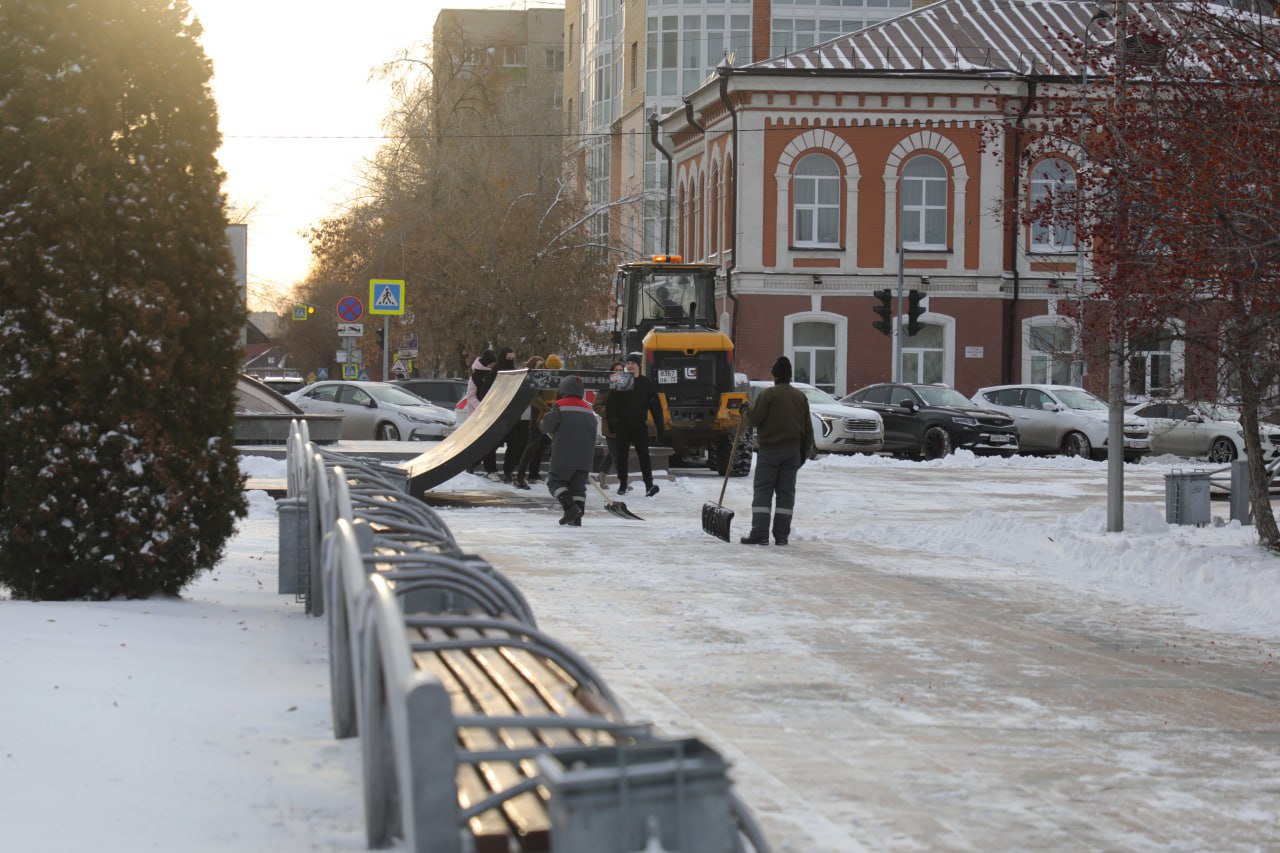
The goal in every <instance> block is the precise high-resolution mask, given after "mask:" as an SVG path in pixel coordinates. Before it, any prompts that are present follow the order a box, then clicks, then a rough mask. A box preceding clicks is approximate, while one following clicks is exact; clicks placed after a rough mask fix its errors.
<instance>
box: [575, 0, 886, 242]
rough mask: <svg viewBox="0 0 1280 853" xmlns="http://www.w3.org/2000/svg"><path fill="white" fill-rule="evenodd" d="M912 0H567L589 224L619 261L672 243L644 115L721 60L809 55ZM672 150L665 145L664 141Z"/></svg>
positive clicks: (658, 162) (663, 182)
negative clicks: (593, 212)
mask: <svg viewBox="0 0 1280 853" xmlns="http://www.w3.org/2000/svg"><path fill="white" fill-rule="evenodd" d="M911 4H912V0H621V2H614V0H567V2H566V3H565V10H564V15H565V17H564V21H565V34H564V35H565V41H564V55H565V74H564V87H565V88H564V105H565V126H566V130H567V133H568V134H569V135H570V137H571V138H576V139H577V140H579V143H580V144H579V146H578V151H579V157H578V160H577V165H578V172H579V181H580V186H581V188H582V189H583V191H584V192H585V193H586V194H587V197H588V199H589V200H590V201H591V203H592V204H594V205H596V206H597V209H598V215H597V216H596V218H595V220H594V221H593V224H592V229H593V231H594V232H595V235H596V236H597V237H598V238H601V239H604V238H605V237H606V236H607V237H608V239H609V240H610V245H611V246H612V247H613V248H614V249H615V251H616V252H617V253H618V254H619V255H620V256H622V257H636V256H642V255H646V254H651V253H654V252H660V251H662V250H664V249H665V248H667V247H668V246H669V243H670V239H671V237H670V236H669V235H668V233H667V232H668V230H669V228H668V223H669V219H670V217H669V216H668V206H667V201H668V199H667V191H666V188H667V174H666V173H667V164H666V160H665V159H664V157H663V155H662V154H661V153H660V152H659V150H658V148H657V147H656V146H655V145H654V144H653V141H652V139H651V133H650V127H649V117H650V116H651V115H662V114H664V113H667V112H670V111H672V110H675V109H679V108H680V107H681V104H682V98H683V97H685V96H687V95H689V94H690V93H692V92H693V91H694V90H695V89H696V88H697V87H698V86H699V85H700V84H701V83H702V82H703V81H705V80H706V79H707V77H708V76H709V75H711V74H713V73H714V71H715V68H716V66H718V65H720V64H722V63H726V62H727V63H729V64H731V65H745V64H748V63H750V62H756V61H760V60H764V59H769V58H770V57H778V56H784V55H787V54H790V53H792V52H794V51H797V50H803V49H805V48H808V47H811V46H813V45H814V44H817V43H819V42H822V41H826V40H828V39H831V38H835V37H836V36H839V35H841V34H844V33H850V32H854V31H856V30H859V29H861V28H863V27H865V26H867V25H869V24H874V23H877V22H879V21H883V20H886V19H888V18H890V17H893V16H894V15H897V14H900V13H902V12H904V11H906V10H908V9H910V8H911ZM664 147H665V146H664Z"/></svg>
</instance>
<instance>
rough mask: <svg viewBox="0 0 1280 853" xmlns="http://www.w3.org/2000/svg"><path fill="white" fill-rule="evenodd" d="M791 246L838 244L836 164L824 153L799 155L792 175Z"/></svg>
mask: <svg viewBox="0 0 1280 853" xmlns="http://www.w3.org/2000/svg"><path fill="white" fill-rule="evenodd" d="M791 180H792V193H791V197H792V205H793V209H794V211H795V237H794V239H795V245H797V246H839V245H840V167H839V166H837V165H836V161H835V160H832V159H831V158H830V157H828V156H826V155H825V154H807V155H805V156H804V157H802V158H800V161H799V162H798V163H797V164H796V170H795V173H794V174H793V175H792V179H791Z"/></svg>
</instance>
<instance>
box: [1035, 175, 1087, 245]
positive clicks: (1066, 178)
mask: <svg viewBox="0 0 1280 853" xmlns="http://www.w3.org/2000/svg"><path fill="white" fill-rule="evenodd" d="M1029 184H1030V199H1029V201H1030V204H1031V206H1032V207H1034V206H1035V205H1036V204H1037V203H1038V202H1039V201H1040V199H1042V198H1045V197H1054V196H1056V197H1058V198H1061V197H1062V196H1064V195H1066V196H1067V197H1068V198H1070V199H1074V198H1075V192H1076V171H1075V169H1074V168H1072V166H1071V164H1070V163H1069V162H1067V161H1066V160H1065V159H1063V158H1061V157H1046V158H1044V159H1043V160H1041V161H1040V162H1038V163H1036V165H1035V166H1033V167H1032V169H1031V177H1030V180H1029ZM1052 204H1053V208H1054V214H1055V216H1056V215H1057V213H1058V210H1059V202H1058V201H1057V200H1055V201H1053V203H1052ZM1059 235H1061V239H1059ZM1075 250H1076V229H1075V227H1074V226H1063V225H1041V224H1039V223H1036V222H1032V223H1031V251H1033V252H1053V253H1059V254H1061V253H1063V252H1074V251H1075Z"/></svg>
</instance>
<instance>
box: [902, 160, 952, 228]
mask: <svg viewBox="0 0 1280 853" xmlns="http://www.w3.org/2000/svg"><path fill="white" fill-rule="evenodd" d="M947 183H948V178H947V169H946V167H945V166H943V165H942V161H940V160H939V159H938V158H937V157H930V156H927V155H925V156H920V157H912V158H911V159H910V160H908V161H907V165H906V166H905V167H903V169H902V197H901V206H902V247H903V248H904V249H935V250H936V249H945V248H947Z"/></svg>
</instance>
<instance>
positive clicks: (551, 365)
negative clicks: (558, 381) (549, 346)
mask: <svg viewBox="0 0 1280 853" xmlns="http://www.w3.org/2000/svg"><path fill="white" fill-rule="evenodd" d="M560 365H561V361H560V356H558V355H556V354H555V353H551V355H549V356H547V360H546V361H544V362H543V363H542V366H543V367H545V368H546V369H547V370H559V369H560Z"/></svg>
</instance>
